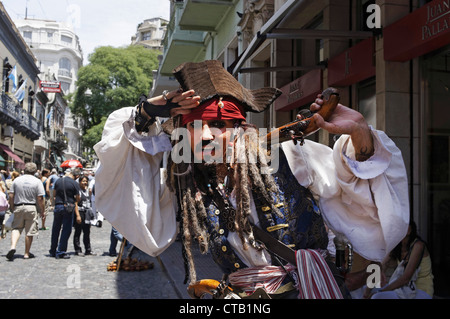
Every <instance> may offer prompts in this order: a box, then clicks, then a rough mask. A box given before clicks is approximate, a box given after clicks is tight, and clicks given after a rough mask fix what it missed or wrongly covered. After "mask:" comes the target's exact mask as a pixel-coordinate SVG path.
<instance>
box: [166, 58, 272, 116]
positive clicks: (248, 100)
mask: <svg viewBox="0 0 450 319" xmlns="http://www.w3.org/2000/svg"><path fill="white" fill-rule="evenodd" d="M173 74H174V76H175V78H176V79H177V80H178V82H179V83H180V85H181V88H182V89H183V90H184V91H187V90H195V92H196V94H198V95H199V96H200V97H201V100H200V103H203V102H205V101H207V100H210V99H212V98H215V97H233V98H235V99H237V100H238V101H239V102H241V103H242V106H243V107H244V109H245V111H248V112H256V113H259V112H262V111H264V110H265V109H266V108H267V107H268V106H270V104H272V103H273V101H275V99H276V98H278V97H279V96H280V95H281V91H280V90H278V89H276V88H270V87H266V88H262V89H257V90H249V89H246V88H245V87H243V86H242V84H241V83H239V82H238V81H237V80H236V79H235V78H234V77H233V76H232V75H231V74H230V73H229V72H228V71H227V70H225V69H224V67H223V66H222V62H220V61H218V60H206V61H203V62H198V63H196V62H186V63H183V64H181V65H179V66H178V67H176V68H175V69H174V70H173Z"/></svg>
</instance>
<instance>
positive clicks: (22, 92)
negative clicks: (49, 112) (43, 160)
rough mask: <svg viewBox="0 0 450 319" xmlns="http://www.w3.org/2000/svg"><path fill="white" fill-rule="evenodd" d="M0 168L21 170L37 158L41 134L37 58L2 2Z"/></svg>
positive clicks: (0, 35) (0, 12)
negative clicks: (35, 143) (37, 103)
mask: <svg viewBox="0 0 450 319" xmlns="http://www.w3.org/2000/svg"><path fill="white" fill-rule="evenodd" d="M0 30H1V31H2V32H0V59H1V62H2V77H1V80H0V81H1V87H2V92H1V102H0V125H1V133H0V134H1V135H0V156H1V158H0V168H1V169H10V170H13V169H15V170H18V171H20V170H21V169H22V168H23V167H24V164H25V163H26V162H31V161H33V160H34V158H33V152H34V141H35V140H37V139H39V137H40V130H39V126H40V122H39V121H38V120H37V119H38V118H39V113H38V112H37V109H36V102H35V99H34V96H35V95H36V92H37V91H38V87H39V78H38V75H39V69H38V67H37V66H36V58H35V56H34V55H33V53H32V52H31V50H30V49H29V48H28V46H27V44H26V43H25V41H24V39H23V38H22V36H21V35H20V32H19V30H17V28H16V26H15V25H14V23H13V21H12V20H11V18H10V16H9V15H8V13H7V12H6V10H5V8H4V7H3V4H2V3H0Z"/></svg>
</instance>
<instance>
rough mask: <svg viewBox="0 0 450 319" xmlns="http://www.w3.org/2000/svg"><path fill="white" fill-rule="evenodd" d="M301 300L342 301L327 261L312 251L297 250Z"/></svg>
mask: <svg viewBox="0 0 450 319" xmlns="http://www.w3.org/2000/svg"><path fill="white" fill-rule="evenodd" d="M295 257H296V258H297V270H298V275H299V278H300V280H299V283H298V290H299V298H300V299H342V298H343V297H342V294H341V291H340V290H339V286H338V285H337V283H336V280H335V279H334V276H333V274H332V273H331V271H330V268H329V267H328V265H327V263H326V262H325V259H324V258H323V257H322V255H321V254H320V253H319V252H318V251H316V250H312V249H301V250H297V252H296V254H295Z"/></svg>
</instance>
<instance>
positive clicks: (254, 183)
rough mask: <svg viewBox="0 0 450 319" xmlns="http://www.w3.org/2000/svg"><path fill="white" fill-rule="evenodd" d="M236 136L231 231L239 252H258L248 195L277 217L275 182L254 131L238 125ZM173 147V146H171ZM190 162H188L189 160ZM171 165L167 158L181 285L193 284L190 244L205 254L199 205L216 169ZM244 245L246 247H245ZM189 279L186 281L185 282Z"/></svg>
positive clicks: (213, 181)
mask: <svg viewBox="0 0 450 319" xmlns="http://www.w3.org/2000/svg"><path fill="white" fill-rule="evenodd" d="M234 135H235V136H236V139H235V143H234V146H233V151H234V157H233V159H232V163H228V164H229V165H230V167H232V169H231V171H232V174H233V175H232V178H233V180H234V182H235V185H234V189H235V194H236V218H235V221H234V227H235V231H236V232H237V233H238V235H239V238H240V239H241V241H242V244H243V248H244V249H248V244H250V246H252V247H253V248H255V249H258V250H259V249H261V247H260V245H259V244H258V243H257V242H256V240H255V237H254V235H253V232H252V229H251V226H250V222H249V216H250V213H251V193H252V191H254V192H256V193H257V194H259V195H261V196H262V197H263V199H264V200H265V201H266V202H267V205H268V206H270V207H271V208H272V211H273V212H275V213H276V214H278V215H281V213H280V212H279V210H278V208H277V207H276V205H275V198H274V196H275V194H276V193H277V191H278V188H277V186H276V183H275V180H274V178H273V176H272V175H271V174H267V173H266V174H262V173H261V172H264V170H265V171H266V172H268V167H269V164H268V156H267V153H266V151H265V149H263V147H261V146H260V142H259V136H258V131H257V130H256V127H255V126H253V125H251V124H246V123H238V124H237V125H236V126H235V133H234ZM175 144H176V143H175ZM191 159H192V158H191ZM191 163H193V160H191V162H190V163H185V162H181V163H175V162H174V161H173V159H172V154H170V155H169V158H168V170H167V177H168V178H167V180H166V181H167V185H168V187H169V189H170V190H171V191H173V192H175V193H177V195H178V198H177V200H178V204H179V207H180V209H179V215H178V216H177V217H178V220H179V221H180V233H181V234H182V242H183V258H184V263H185V269H186V278H185V283H186V282H187V281H188V280H190V283H194V282H196V278H197V276H196V271H195V263H194V258H193V253H192V249H191V247H192V244H193V243H194V241H197V242H198V244H199V247H200V252H201V253H206V252H207V251H208V241H209V236H208V231H207V212H206V208H205V206H204V203H203V196H205V195H211V192H212V190H211V188H209V189H208V187H207V186H206V185H208V184H210V185H218V181H217V175H216V174H215V169H214V168H215V167H216V166H217V165H219V164H217V165H214V164H213V165H208V166H204V164H203V163H202V164H191ZM247 243H248V244H247ZM188 277H189V278H188Z"/></svg>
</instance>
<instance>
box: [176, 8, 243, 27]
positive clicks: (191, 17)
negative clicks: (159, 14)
mask: <svg viewBox="0 0 450 319" xmlns="http://www.w3.org/2000/svg"><path fill="white" fill-rule="evenodd" d="M236 2H237V1H236V0H185V1H184V2H183V11H182V13H181V17H180V21H179V26H180V29H181V30H195V31H216V30H217V28H218V27H219V26H220V24H221V23H222V21H223V20H224V19H225V18H226V16H227V15H228V12H229V11H230V10H231V9H232V8H233V7H234V5H235V4H236Z"/></svg>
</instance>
